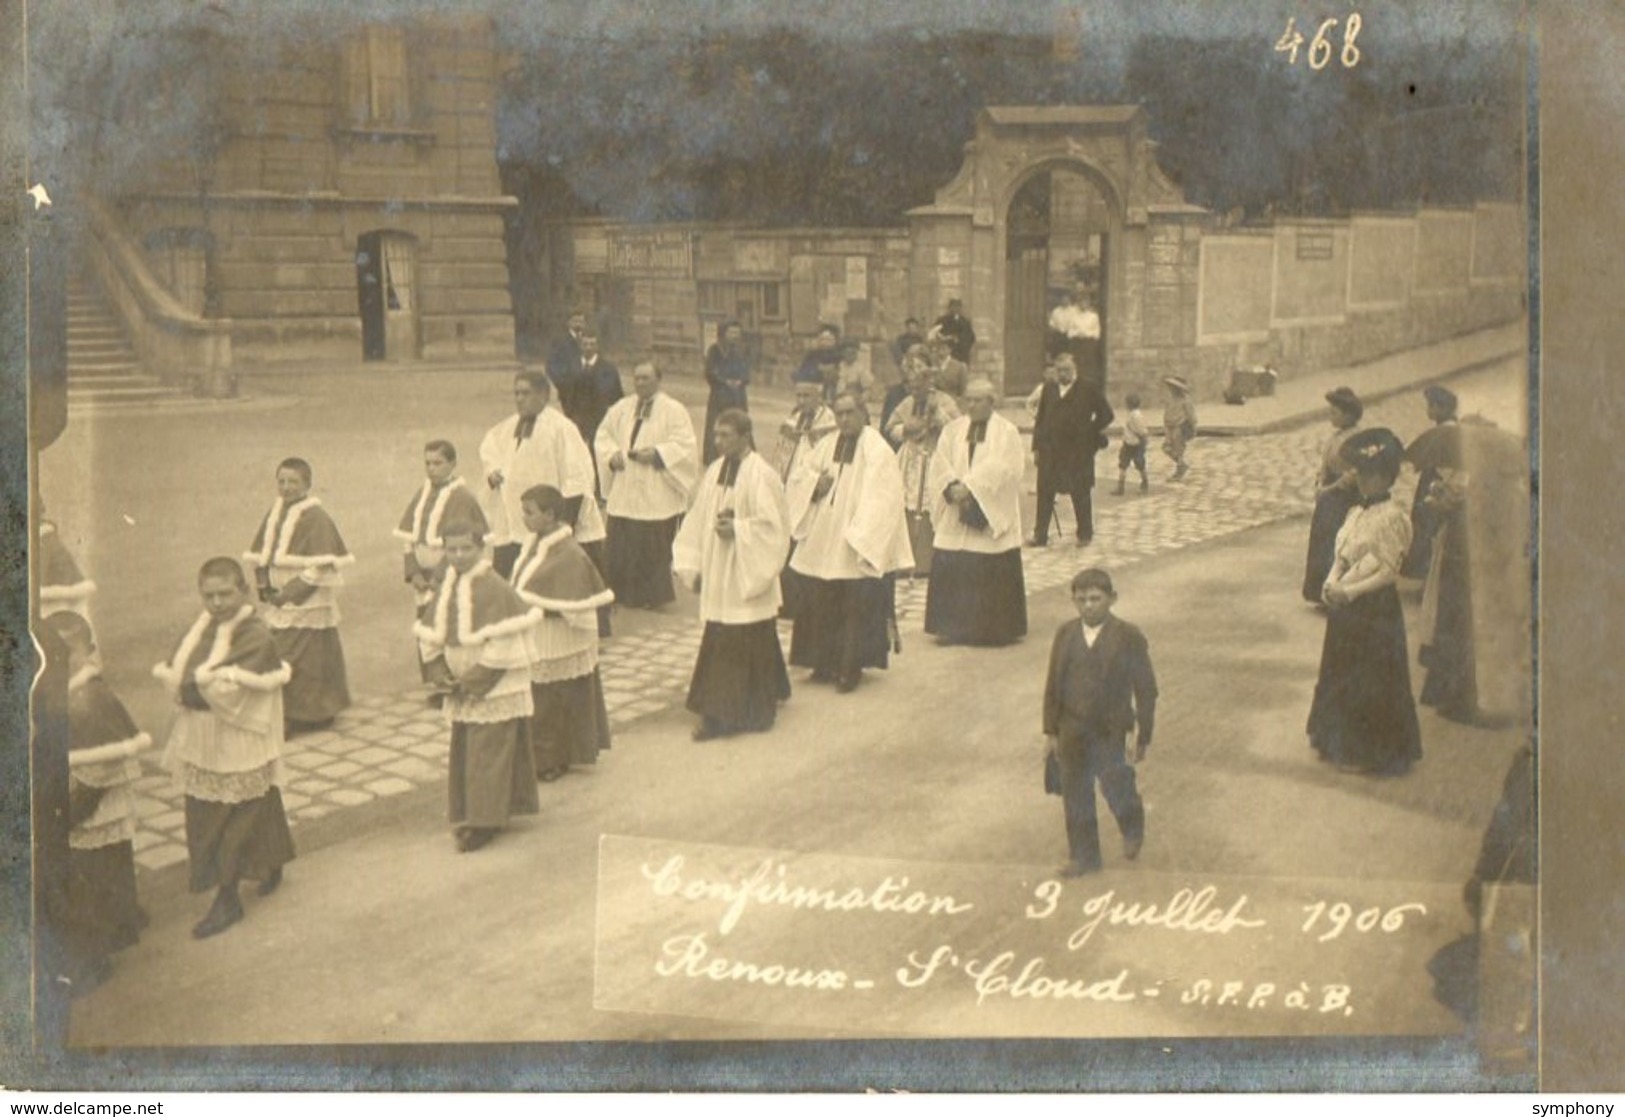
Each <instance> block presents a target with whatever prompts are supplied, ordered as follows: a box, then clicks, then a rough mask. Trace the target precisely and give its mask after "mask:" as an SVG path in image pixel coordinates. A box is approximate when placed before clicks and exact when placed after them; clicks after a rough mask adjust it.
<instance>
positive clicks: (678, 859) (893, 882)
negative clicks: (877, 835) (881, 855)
mask: <svg viewBox="0 0 1625 1117" xmlns="http://www.w3.org/2000/svg"><path fill="white" fill-rule="evenodd" d="M683 865H684V861H683V856H682V854H673V855H672V856H671V857H669V858H667V859H666V863H665V864H664V865H661V866H660V867H659V868H658V869H656V868H653V867H651V866H650V865H648V864H645V865H644V866H643V867H642V872H643V878H644V879H645V880H647V881H648V882H649V885H650V887H651V888H653V889H654V894H655V895H656V896H659V897H661V898H663V899H664V898H669V897H673V896H675V897H677V898H678V899H682V900H688V901H691V902H695V901H705V900H709V901H715V902H719V903H722V904H724V905H725V907H724V909H723V913H722V917H721V919H719V920H718V921H717V930H718V931H720V932H722V933H723V934H724V935H726V934H727V933H728V932H729V931H732V930H733V929H734V927H736V926H737V925H738V924H739V920H740V919H741V918H742V917H743V916H744V914H745V909H746V908H747V907H749V906H750V905H751V904H753V903H756V904H761V905H762V906H764V907H768V906H780V907H790V908H798V909H804V910H810V911H828V912H839V911H871V912H880V913H882V914H886V915H925V916H938V915H963V914H964V913H966V912H968V911H971V910H973V909H974V908H975V906H976V905H975V904H972V903H969V902H963V901H960V900H957V899H955V898H954V897H953V896H950V895H937V894H934V893H929V892H921V891H919V890H918V889H916V890H914V891H908V877H906V876H905V877H901V878H898V877H892V876H888V877H886V878H885V879H884V880H882V881H881V882H880V883H879V884H877V885H875V886H874V887H872V888H871V887H866V886H859V885H853V886H850V887H846V888H841V887H828V888H814V887H811V886H808V885H804V884H795V883H793V882H792V881H791V879H790V878H789V876H788V867H787V866H786V865H784V864H783V863H782V862H777V861H775V860H774V859H773V858H771V857H769V858H767V859H766V860H764V861H762V862H761V864H759V865H757V866H756V868H755V870H754V871H753V872H751V873H750V875H748V876H746V877H744V878H742V879H740V880H738V881H714V880H706V879H704V878H701V877H691V878H685V877H684V876H683Z"/></svg>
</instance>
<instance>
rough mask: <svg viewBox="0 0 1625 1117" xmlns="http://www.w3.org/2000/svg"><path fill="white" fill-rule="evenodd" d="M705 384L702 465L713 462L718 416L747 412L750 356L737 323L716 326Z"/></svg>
mask: <svg viewBox="0 0 1625 1117" xmlns="http://www.w3.org/2000/svg"><path fill="white" fill-rule="evenodd" d="M705 382H706V383H707V384H708V385H710V388H711V391H710V395H709V396H708V397H707V399H706V401H705V435H704V439H703V441H701V443H700V447H701V453H702V454H703V455H704V458H703V460H704V463H705V464H706V465H710V464H711V462H712V461H714V460H715V459H716V456H717V454H716V447H715V446H714V445H713V444H712V443H713V441H714V439H715V437H716V430H717V416H719V415H721V414H722V413H723V412H724V411H727V410H729V409H738V410H740V411H745V410H746V400H745V392H746V389H747V388H748V387H749V385H750V353H749V351H748V350H747V349H746V348H745V328H744V327H743V326H741V325H740V324H739V323H738V322H731V321H730V322H724V323H722V325H720V326H718V327H717V340H716V342H715V343H714V344H713V345H712V346H711V348H710V349H707V350H706V351H705Z"/></svg>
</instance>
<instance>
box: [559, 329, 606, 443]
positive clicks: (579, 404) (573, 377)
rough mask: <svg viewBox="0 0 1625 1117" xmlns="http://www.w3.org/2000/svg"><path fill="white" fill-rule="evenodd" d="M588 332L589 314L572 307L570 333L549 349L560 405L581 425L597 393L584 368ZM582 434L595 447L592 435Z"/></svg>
mask: <svg viewBox="0 0 1625 1117" xmlns="http://www.w3.org/2000/svg"><path fill="white" fill-rule="evenodd" d="M586 334H587V316H586V315H585V314H584V313H582V312H581V311H579V310H572V311H571V312H570V328H569V330H568V332H566V333H565V335H564V336H563V337H561V338H557V339H555V340H554V342H553V344H552V345H550V346H548V348H547V378H548V379H549V380H551V381H552V382H553V390H554V391H555V392H557V393H558V397H559V407H561V408H562V409H563V410H564V414H565V416H566V417H567V418H568V419H569V420H570V421H571V422H573V423H575V425H576V426H577V427H580V426H581V423H582V417H583V416H584V415H585V414H586V413H587V412H588V411H590V410H591V400H592V395H593V392H592V385H591V384H590V382H589V381H588V378H587V377H586V376H585V375H584V370H583V368H582V354H581V339H582V338H583V337H585V336H586ZM606 406H607V405H606ZM594 425H595V426H596V424H594ZM582 434H583V435H584V436H585V437H586V439H587V445H589V446H591V445H592V436H591V435H589V434H587V433H586V432H585V431H584V430H583V432H582Z"/></svg>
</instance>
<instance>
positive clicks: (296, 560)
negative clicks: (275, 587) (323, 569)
mask: <svg viewBox="0 0 1625 1117" xmlns="http://www.w3.org/2000/svg"><path fill="white" fill-rule="evenodd" d="M321 506H322V502H321V501H320V500H319V499H317V498H316V497H313V496H307V497H304V498H303V499H301V500H298V501H296V502H295V503H293V504H291V505H286V507H287V510H288V515H287V517H286V518H285V519H283V518H282V510H283V508H284V503H283V500H282V498H281V497H277V498H276V503H274V504H272V505H271V510H270V511H269V512H267V513H266V514H265V525H264V526H265V530H264V542H263V543H262V544H261V546H260V549H259V550H258V551H257V552H256V551H248V552H246V553H244V555H243V558H244V559H246V560H247V561H249V562H252V563H254V564H255V565H257V566H264V567H269V566H348V565H350V564H351V563H353V562H354V561H355V556H354V555H294V554H289V553H288V548H289V547H291V546H292V545H293V532H294V529H295V528H296V527H298V526H299V518H300V517H301V516H303V515H304V514H305V513H306V512H308V511H309V510H310V509H312V508H320V507H321ZM278 519H282V527H281V530H280V531H277V530H276V524H277V520H278ZM273 531H275V532H276V534H275V537H274V538H273V536H272V532H273Z"/></svg>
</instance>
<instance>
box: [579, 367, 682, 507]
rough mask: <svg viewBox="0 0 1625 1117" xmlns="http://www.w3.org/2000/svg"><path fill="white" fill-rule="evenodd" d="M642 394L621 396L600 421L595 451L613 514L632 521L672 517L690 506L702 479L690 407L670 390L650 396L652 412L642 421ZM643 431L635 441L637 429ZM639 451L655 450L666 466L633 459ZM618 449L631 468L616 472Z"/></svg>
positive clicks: (627, 466) (594, 446)
mask: <svg viewBox="0 0 1625 1117" xmlns="http://www.w3.org/2000/svg"><path fill="white" fill-rule="evenodd" d="M642 402H643V401H642V400H640V399H639V398H638V397H637V396H635V395H632V396H624V397H622V398H621V399H619V400H617V401H616V402H615V403H614V405H613V406H611V407H610V409H609V411H608V412H607V413H606V414H605V415H604V421H603V422H602V423H600V424H599V425H598V436H597V437H596V438H595V439H594V440H593V449H594V451H595V452H596V453H597V455H598V476H599V478H600V479H601V480H602V482H603V488H604V494H605V497H606V500H607V502H608V504H607V508H608V511H609V514H610V515H611V516H619V517H622V518H624V519H628V520H669V519H671V518H672V517H673V516H679V515H681V514H682V513H683V512H684V511H685V510H686V509H687V508H688V502H689V495H690V494H691V493H692V492H693V491H694V484H695V482H696V481H698V480H699V473H700V460H699V453H698V450H699V444H698V442H697V441H696V439H695V437H694V421H693V420H692V419H690V418H689V416H688V409H687V408H686V407H684V406H683V405H682V404H680V403H678V402H677V401H676V400H674V399H672V398H671V397H670V396H668V395H666V393H664V392H656V393H655V394H654V395H653V396H651V397H650V399H649V401H648V403H649V416H648V418H647V419H645V420H644V421H643V423H642V425H641V426H639V425H638V419H637V416H638V408H639V404H640V403H642ZM634 430H636V431H637V441H636V443H635V444H634V442H633V439H632V432H633V431H634ZM633 450H654V451H655V452H656V453H658V454H659V455H660V462H661V465H660V466H658V467H657V466H653V465H644V464H642V463H640V462H635V461H633V460H632V451H633ZM617 453H619V454H621V455H622V456H623V457H624V458H625V460H626V468H625V469H623V470H619V471H617V470H613V469H611V468H610V467H609V462H610V459H611V458H613V457H614V456H615V455H616V454H617Z"/></svg>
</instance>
